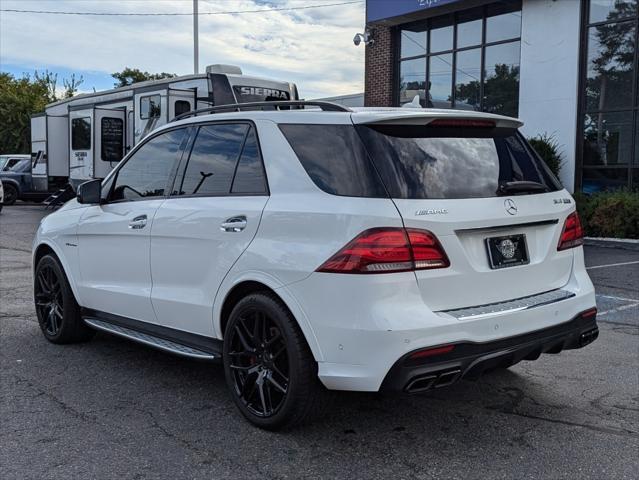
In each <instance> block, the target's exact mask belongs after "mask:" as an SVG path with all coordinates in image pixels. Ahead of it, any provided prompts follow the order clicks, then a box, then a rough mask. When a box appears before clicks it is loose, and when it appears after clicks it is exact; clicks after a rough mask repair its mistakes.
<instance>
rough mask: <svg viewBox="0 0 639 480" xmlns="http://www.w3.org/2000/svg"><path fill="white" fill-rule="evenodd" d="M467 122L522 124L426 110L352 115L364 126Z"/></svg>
mask: <svg viewBox="0 0 639 480" xmlns="http://www.w3.org/2000/svg"><path fill="white" fill-rule="evenodd" d="M436 120H437V121H439V122H442V123H443V122H446V121H451V122H454V121H457V120H459V121H460V123H461V121H468V123H469V124H470V123H473V122H476V123H477V124H479V123H482V122H493V123H494V125H495V127H497V128H520V127H521V126H523V124H524V123H523V122H522V121H521V120H519V119H517V118H511V117H503V116H501V115H493V114H490V113H481V112H470V111H469V112H463V111H455V110H451V111H442V110H438V111H433V110H430V109H428V108H424V109H421V110H417V109H413V108H407V109H405V110H399V109H398V110H394V111H386V112H379V111H377V112H371V113H369V112H366V111H361V112H357V113H354V114H353V123H357V124H365V125H428V124H429V123H431V122H433V121H436Z"/></svg>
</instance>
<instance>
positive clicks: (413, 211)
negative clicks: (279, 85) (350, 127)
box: [353, 112, 574, 311]
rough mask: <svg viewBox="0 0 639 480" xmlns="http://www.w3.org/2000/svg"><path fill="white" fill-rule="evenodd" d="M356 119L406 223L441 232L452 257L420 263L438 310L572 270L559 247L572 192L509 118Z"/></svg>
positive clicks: (550, 280)
mask: <svg viewBox="0 0 639 480" xmlns="http://www.w3.org/2000/svg"><path fill="white" fill-rule="evenodd" d="M353 121H354V123H355V124H356V128H357V130H358V132H359V134H360V137H361V139H362V140H363V142H364V145H365V146H366V149H367V151H368V154H369V156H370V157H371V159H372V160H373V162H374V164H375V166H376V168H377V170H378V172H379V174H380V176H381V177H382V180H383V182H384V184H385V185H386V188H387V189H388V191H389V194H390V196H391V198H392V199H393V201H394V203H395V205H396V206H397V209H398V210H399V212H400V215H401V216H402V219H403V222H404V225H405V227H406V228H418V229H425V230H429V231H431V232H432V233H434V234H435V235H436V236H437V238H438V239H439V241H440V242H441V244H442V246H443V248H444V250H445V252H446V255H447V256H448V258H449V260H450V266H449V267H448V268H444V269H433V270H417V271H416V272H415V273H416V276H417V281H418V284H419V287H420V290H421V293H422V297H423V298H424V301H425V302H426V303H427V305H428V306H429V308H431V309H432V310H434V311H441V310H449V309H456V308H464V307H470V306H476V305H485V304H488V303H494V302H501V301H506V300H511V299H515V298H521V297H525V296H528V295H534V294H537V293H541V292H545V291H549V290H553V289H556V288H560V287H562V286H564V285H565V284H566V283H567V282H568V279H569V277H570V273H571V269H572V261H573V253H572V251H571V250H565V251H558V250H557V242H558V240H559V237H560V235H561V230H562V227H563V224H564V221H565V219H566V217H567V215H568V214H569V213H570V212H571V211H572V210H573V209H574V205H572V200H571V199H570V195H569V194H568V193H567V192H566V191H565V190H563V189H562V187H561V185H560V184H559V182H558V181H557V180H556V178H555V177H554V176H553V175H552V173H550V172H549V170H548V169H547V167H546V166H545V165H544V164H543V162H542V161H541V160H540V159H539V158H538V157H537V156H536V154H535V153H534V151H533V150H532V149H531V148H530V146H529V145H528V144H527V142H526V141H525V139H524V138H523V137H522V136H521V134H519V133H518V131H517V127H518V126H520V124H519V123H518V122H517V121H515V120H512V119H506V118H504V117H497V116H494V117H485V116H483V117H482V116H479V115H473V114H466V115H465V118H464V117H462V118H455V117H453V116H452V115H450V114H448V115H446V116H444V117H440V118H439V119H437V118H435V119H433V117H432V116H427V115H424V114H412V115H411V114H408V113H403V112H402V115H401V117H400V118H396V117H391V116H389V117H388V118H385V119H381V120H380V119H371V118H367V117H366V116H363V117H362V118H359V122H358V118H357V114H354V115H353Z"/></svg>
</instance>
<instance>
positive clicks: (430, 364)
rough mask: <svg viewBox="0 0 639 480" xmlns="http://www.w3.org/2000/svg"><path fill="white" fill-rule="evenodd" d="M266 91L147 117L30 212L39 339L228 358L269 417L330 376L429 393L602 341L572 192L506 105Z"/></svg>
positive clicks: (271, 420)
mask: <svg viewBox="0 0 639 480" xmlns="http://www.w3.org/2000/svg"><path fill="white" fill-rule="evenodd" d="M269 105H271V109H269V110H263V111H259V110H256V109H258V108H259V107H260V106H262V105H257V104H253V105H250V104H249V105H248V106H247V107H246V108H248V107H250V110H246V108H244V107H242V108H239V107H234V108H235V109H237V110H238V111H235V112H229V108H228V107H226V112H224V109H223V108H220V107H216V108H214V109H211V111H212V112H222V113H215V114H206V115H200V116H193V115H191V116H190V117H189V118H185V119H182V120H178V121H175V122H173V123H170V124H169V125H167V126H165V127H162V128H160V129H158V130H156V131H154V132H153V133H152V134H150V135H149V136H148V137H147V138H146V139H145V140H144V141H143V142H141V143H140V145H138V146H137V147H136V148H135V149H134V150H133V151H132V152H131V153H129V154H128V155H127V156H126V158H125V159H124V160H122V162H121V163H120V164H119V165H118V167H117V168H116V169H115V170H114V171H113V172H111V174H110V175H109V176H108V177H107V178H106V179H105V180H104V181H102V182H100V181H99V180H95V181H90V182H87V183H85V184H83V185H82V186H81V187H80V189H79V192H78V198H77V199H76V200H72V201H70V202H68V203H67V204H66V205H65V206H64V207H63V208H61V209H60V210H58V211H57V212H55V213H54V214H52V215H49V216H48V217H46V218H45V219H44V220H43V221H42V224H41V225H40V228H39V229H38V232H37V235H36V238H35V242H34V245H33V266H34V283H35V285H34V288H35V303H36V310H37V314H38V320H39V322H40V326H41V328H42V331H43V333H44V335H45V337H46V338H47V339H48V340H50V341H51V342H54V343H69V342H75V341H84V340H88V339H90V338H91V337H92V335H93V333H94V331H95V330H96V329H97V330H103V331H106V332H110V333H113V334H116V335H120V336H123V337H127V338H129V339H132V340H136V341H138V342H142V343H144V344H147V345H151V346H154V347H157V348H160V349H163V350H167V351H170V352H173V353H176V354H179V355H184V356H187V357H192V358H199V359H211V360H214V359H221V360H222V361H223V364H224V369H225V374H226V380H227V383H228V387H229V391H230V394H231V396H232V397H233V400H234V401H235V403H236V405H237V407H238V408H239V410H240V411H241V412H242V414H244V416H245V417H246V418H247V419H249V420H250V421H251V422H253V423H254V424H255V425H258V426H260V427H263V428H268V429H277V428H281V427H288V426H291V425H294V424H296V423H298V422H300V421H302V420H305V419H307V418H308V417H309V416H311V415H313V414H316V413H317V412H318V411H319V410H320V408H321V407H322V405H324V402H325V393H326V390H327V389H328V390H356V391H380V390H395V391H402V392H408V393H413V392H423V391H426V390H429V389H433V388H438V387H442V386H445V385H449V384H451V383H453V382H455V381H457V380H459V379H461V378H476V377H477V376H478V375H480V374H481V373H482V372H484V371H487V370H492V369H496V368H505V367H508V366H510V365H513V364H515V363H517V362H519V361H521V360H534V359H536V358H537V357H539V355H540V354H542V353H558V352H560V351H562V350H566V349H574V348H580V347H583V346H584V345H586V344H588V343H590V342H592V341H593V340H594V339H595V338H596V336H597V333H598V330H597V325H596V322H595V316H596V309H595V296H594V290H593V286H592V283H591V281H590V279H589V278H588V275H587V273H586V270H585V268H584V255H583V248H582V246H581V245H582V241H583V240H582V236H583V235H582V229H581V225H580V222H579V217H578V216H577V214H576V212H575V204H574V201H573V200H572V198H571V196H570V195H569V193H568V192H567V191H566V190H564V189H563V188H562V187H561V186H560V184H559V183H558V181H557V180H556V179H555V178H554V177H553V175H552V174H551V173H550V172H549V171H548V169H547V168H546V167H545V165H544V164H543V162H542V161H541V160H540V159H539V158H538V157H537V155H536V154H535V153H534V151H533V150H532V149H531V148H530V146H529V145H528V144H527V142H526V141H525V140H524V138H523V137H522V136H521V134H520V133H519V132H518V128H519V127H520V126H521V123H520V122H519V121H518V120H515V119H512V118H507V117H501V116H496V115H489V114H483V113H478V112H467V111H454V110H422V109H358V110H349V109H346V108H343V107H339V106H337V105H333V104H325V103H321V102H315V103H312V104H311V103H310V102H272V103H271V104H269ZM274 105H278V106H279V107H280V109H279V110H276V109H273V106H274ZM310 105H314V106H315V107H318V106H319V107H321V108H314V109H309V108H303V109H302V108H300V109H297V110H294V109H291V108H292V107H301V106H305V107H308V106H310ZM285 109H286V110H285Z"/></svg>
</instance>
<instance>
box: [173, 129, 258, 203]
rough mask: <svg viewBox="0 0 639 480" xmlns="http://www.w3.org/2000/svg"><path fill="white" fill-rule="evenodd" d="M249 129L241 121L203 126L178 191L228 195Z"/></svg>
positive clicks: (195, 193)
mask: <svg viewBox="0 0 639 480" xmlns="http://www.w3.org/2000/svg"><path fill="white" fill-rule="evenodd" d="M248 129H249V126H248V125H246V124H239V123H236V124H229V125H221V124H216V125H205V126H202V127H200V131H199V132H198V134H197V138H196V139H195V143H194V144H193V149H192V150H191V156H190V158H189V163H188V164H187V166H186V171H185V173H184V180H182V188H180V191H179V195H228V193H229V192H230V191H231V182H232V180H233V173H234V172H235V166H236V164H237V160H238V157H239V156H240V152H241V150H242V145H243V144H244V138H245V137H246V132H247V130H248Z"/></svg>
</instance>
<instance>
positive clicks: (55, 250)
mask: <svg viewBox="0 0 639 480" xmlns="http://www.w3.org/2000/svg"><path fill="white" fill-rule="evenodd" d="M42 245H46V246H47V247H49V248H50V249H51V250H53V253H55V256H56V257H58V260H59V261H60V264H61V265H62V270H64V275H65V276H66V277H67V281H68V282H69V286H70V287H71V291H72V292H73V296H74V297H75V299H76V301H77V302H78V304H79V305H82V304H81V302H80V297H79V295H78V287H77V285H76V283H75V278H73V276H71V275H69V271H70V269H69V264H68V262H67V260H66V258H65V257H64V255H63V254H62V252H61V250H60V248H59V247H58V245H56V244H55V243H54V242H52V241H50V240H48V239H38V245H37V246H36V247H34V248H33V250H32V252H31V264H32V265H33V271H34V272H35V268H36V264H35V253H36V251H37V250H38V248H40V247H41V246H42Z"/></svg>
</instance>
